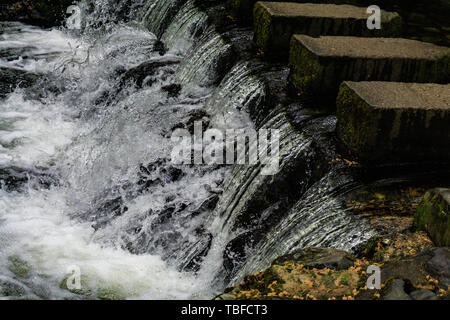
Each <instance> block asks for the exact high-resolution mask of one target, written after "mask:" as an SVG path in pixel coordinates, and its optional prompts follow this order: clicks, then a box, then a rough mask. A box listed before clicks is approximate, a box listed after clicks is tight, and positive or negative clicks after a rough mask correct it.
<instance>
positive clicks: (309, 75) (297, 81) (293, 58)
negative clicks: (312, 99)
mask: <svg viewBox="0 0 450 320" xmlns="http://www.w3.org/2000/svg"><path fill="white" fill-rule="evenodd" d="M289 66H290V67H291V73H290V75H289V82H290V84H291V85H292V86H293V87H294V88H295V90H296V91H297V93H298V95H299V96H301V97H309V96H313V95H314V93H315V92H317V91H318V89H319V88H320V87H321V86H322V79H324V78H325V74H324V73H325V66H324V65H323V64H322V63H321V62H320V61H319V59H318V57H316V56H315V55H314V54H312V53H311V52H309V50H307V49H306V48H304V47H303V46H302V45H301V44H300V43H299V42H298V41H297V40H296V39H295V38H292V40H291V51H290V58H289Z"/></svg>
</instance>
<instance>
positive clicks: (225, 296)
mask: <svg viewBox="0 0 450 320" xmlns="http://www.w3.org/2000/svg"><path fill="white" fill-rule="evenodd" d="M213 300H219V301H220V300H224V301H232V300H236V296H235V295H234V294H231V293H224V294H221V295H219V296H217V297H215V298H214V299H213Z"/></svg>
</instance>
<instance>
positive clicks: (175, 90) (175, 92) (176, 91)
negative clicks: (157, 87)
mask: <svg viewBox="0 0 450 320" xmlns="http://www.w3.org/2000/svg"><path fill="white" fill-rule="evenodd" d="M161 89H162V90H163V91H165V92H167V95H168V96H169V97H171V98H176V97H178V96H179V95H180V92H181V89H182V87H181V85H180V84H176V83H174V84H170V85H168V86H164V87H162V88H161Z"/></svg>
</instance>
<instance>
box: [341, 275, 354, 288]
mask: <svg viewBox="0 0 450 320" xmlns="http://www.w3.org/2000/svg"><path fill="white" fill-rule="evenodd" d="M351 279H352V275H351V274H349V273H344V274H343V275H342V276H341V278H340V279H339V283H340V284H342V285H344V286H348V284H349V282H350V280H351Z"/></svg>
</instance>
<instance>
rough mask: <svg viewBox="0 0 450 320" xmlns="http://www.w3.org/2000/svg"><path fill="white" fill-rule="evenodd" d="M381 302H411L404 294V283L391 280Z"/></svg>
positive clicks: (399, 280)
mask: <svg viewBox="0 0 450 320" xmlns="http://www.w3.org/2000/svg"><path fill="white" fill-rule="evenodd" d="M383 300H412V299H411V297H410V296H409V295H408V294H407V293H406V292H405V281H403V280H401V279H394V280H392V281H391V282H390V283H389V284H388V285H387V288H386V294H385V295H384V297H383Z"/></svg>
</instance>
